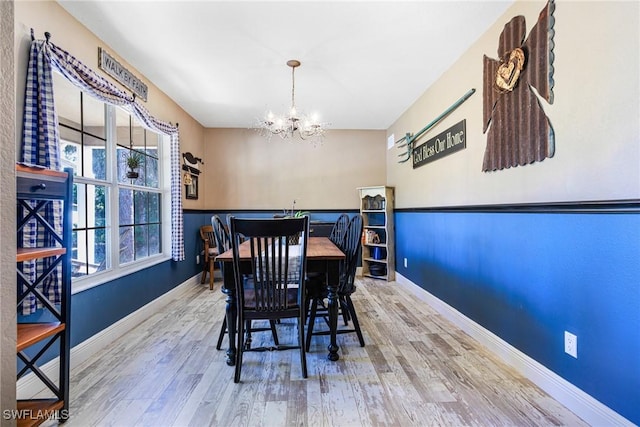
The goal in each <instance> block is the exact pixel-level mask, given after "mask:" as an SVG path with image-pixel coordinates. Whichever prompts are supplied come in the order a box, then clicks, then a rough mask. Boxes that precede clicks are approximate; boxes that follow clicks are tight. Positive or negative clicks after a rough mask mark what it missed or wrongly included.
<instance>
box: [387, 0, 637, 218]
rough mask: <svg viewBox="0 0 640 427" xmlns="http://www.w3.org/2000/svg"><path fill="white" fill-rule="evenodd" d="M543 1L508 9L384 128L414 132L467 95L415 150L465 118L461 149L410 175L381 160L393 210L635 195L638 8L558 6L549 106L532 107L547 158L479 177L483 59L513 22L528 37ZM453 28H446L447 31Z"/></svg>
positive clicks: (390, 159) (392, 157)
mask: <svg viewBox="0 0 640 427" xmlns="http://www.w3.org/2000/svg"><path fill="white" fill-rule="evenodd" d="M545 4H546V2H544V1H519V2H516V3H515V4H514V5H513V6H512V7H511V8H510V9H509V10H508V11H507V13H505V15H503V16H502V17H501V18H500V19H498V21H497V22H496V23H495V24H494V25H493V26H492V27H491V28H490V29H489V30H488V31H487V32H486V33H485V34H484V35H483V36H482V37H481V38H480V39H479V40H478V41H477V42H476V43H475V44H474V45H473V46H472V47H471V48H470V49H469V50H468V51H467V52H466V53H465V54H464V55H463V56H462V57H461V58H460V59H459V60H458V61H457V62H456V63H455V64H454V66H452V67H451V68H450V69H449V70H448V71H447V72H446V73H445V74H444V75H443V76H442V77H441V78H440V79H439V80H438V81H437V82H436V84H434V85H433V86H432V87H430V88H429V89H428V90H427V91H426V92H425V93H424V94H423V95H422V96H421V97H420V98H419V99H418V100H417V101H416V103H415V104H414V105H413V106H412V107H411V108H410V109H409V110H408V111H407V112H405V113H404V114H403V115H402V116H401V117H400V118H399V119H398V120H397V121H396V122H395V123H394V124H393V125H392V126H391V128H389V130H388V134H389V135H390V134H394V135H395V138H396V139H398V138H399V137H401V136H403V135H404V134H405V133H406V132H416V131H418V130H420V129H422V128H423V127H424V126H425V125H426V124H427V123H428V122H430V121H431V120H432V119H434V118H435V117H437V116H438V115H439V114H440V113H441V112H443V111H444V110H445V109H446V108H447V107H449V106H450V105H451V104H452V103H453V102H454V101H456V100H457V99H458V98H460V97H461V96H462V95H463V94H464V93H466V92H467V91H468V90H469V89H471V88H476V93H475V94H474V95H473V96H472V97H471V98H470V99H469V100H468V101H467V102H465V103H464V104H462V106H461V107H460V108H458V109H457V110H456V111H455V112H454V113H452V114H451V115H450V116H449V117H447V118H446V119H445V120H444V121H443V122H441V123H440V124H438V125H437V126H436V127H435V128H433V129H432V130H431V131H430V132H428V133H427V134H426V135H425V137H424V138H422V139H421V140H420V141H419V143H422V142H424V141H426V140H428V139H429V138H432V137H434V136H435V135H437V134H438V133H440V132H442V131H443V130H445V129H447V128H448V127H450V126H451V125H453V124H455V123H457V122H459V121H460V120H463V119H466V120H467V122H466V125H467V148H466V149H464V150H462V151H460V152H457V153H453V154H451V155H449V156H447V157H444V158H441V159H439V160H436V161H434V162H432V163H429V164H426V165H424V166H422V167H419V168H417V169H413V168H412V165H411V163H410V162H407V163H404V164H400V163H398V162H397V154H398V153H400V150H399V149H397V148H395V149H392V150H390V151H389V154H388V156H387V183H388V185H392V186H395V187H396V207H400V208H406V207H428V206H458V205H474V204H496V203H529V202H531V203H534V202H562V201H592V200H618V199H633V198H635V199H637V198H640V143H639V142H640V141H639V139H640V136H639V135H640V126H639V120H640V108H639V102H640V87H639V83H640V79H639V78H638V76H640V70H639V64H640V59H639V55H640V53H639V52H640V47H639V43H640V41H639V40H640V25H639V22H638V21H639V18H638V17H639V16H640V13H639V8H640V4H639V3H638V2H612V1H606V2H604V1H603V2H590V1H588V2H574V1H562V0H560V1H558V2H557V3H556V10H555V13H554V16H555V27H554V28H555V36H554V42H555V49H554V53H555V61H554V64H553V65H554V68H555V74H554V80H555V87H554V88H553V92H554V98H555V99H554V102H553V104H552V105H549V104H548V103H547V102H546V101H544V100H541V101H540V103H541V105H542V107H543V108H544V110H545V111H546V113H547V115H548V117H549V118H550V121H551V125H552V126H553V128H554V130H555V137H556V150H555V155H554V156H553V157H552V158H548V159H546V160H544V161H543V162H538V163H533V164H530V165H527V166H520V167H515V168H511V169H505V170H501V171H497V172H491V173H486V172H482V160H483V156H484V150H485V146H486V138H487V137H486V135H485V134H483V133H482V96H483V93H482V82H483V76H482V73H483V69H482V61H483V60H482V58H483V55H487V56H488V57H491V58H497V53H496V51H497V48H498V39H499V37H500V33H501V32H502V29H503V28H504V25H505V24H507V22H509V20H510V19H511V18H512V17H514V16H516V15H523V16H524V17H525V19H526V30H527V34H528V33H529V31H530V30H531V28H532V27H533V25H534V24H535V23H536V21H537V19H538V14H539V13H540V11H541V10H542V9H543V7H544V6H545ZM452 31H453V30H452Z"/></svg>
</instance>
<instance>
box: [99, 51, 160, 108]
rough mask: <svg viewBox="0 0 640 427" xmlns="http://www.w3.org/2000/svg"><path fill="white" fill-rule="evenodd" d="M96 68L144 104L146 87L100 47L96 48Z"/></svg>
mask: <svg viewBox="0 0 640 427" xmlns="http://www.w3.org/2000/svg"><path fill="white" fill-rule="evenodd" d="M98 67H99V68H100V69H101V70H102V71H104V72H105V73H107V74H109V75H110V76H111V77H113V78H114V79H116V80H117V81H118V82H120V83H122V84H123V85H124V86H125V87H127V88H128V89H130V90H131V91H132V92H133V93H134V94H135V95H137V96H138V97H139V98H142V100H143V101H145V102H146V100H147V92H148V89H147V85H146V84H144V83H143V82H142V81H141V80H140V79H139V78H137V77H136V76H134V75H133V74H131V72H130V71H129V70H127V69H126V68H124V67H123V66H122V64H120V63H119V62H118V61H116V60H115V59H113V57H112V56H111V55H109V54H108V53H107V52H105V51H104V50H102V48H101V47H98Z"/></svg>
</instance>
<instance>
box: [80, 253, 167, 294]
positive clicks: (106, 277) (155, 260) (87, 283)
mask: <svg viewBox="0 0 640 427" xmlns="http://www.w3.org/2000/svg"><path fill="white" fill-rule="evenodd" d="M170 259H171V257H170V256H169V255H165V254H160V255H156V256H153V257H149V258H147V259H145V260H144V261H140V262H136V263H133V264H130V265H126V266H123V267H120V268H119V269H118V270H106V271H103V272H100V273H97V274H94V275H92V276H91V277H83V278H82V279H77V280H75V281H72V283H71V295H73V294H77V293H80V292H83V291H86V290H88V289H91V288H94V287H96V286H100V285H103V284H105V283H109V282H112V281H114V280H116V279H119V278H121V277H124V276H128V275H130V274H133V273H135V272H137V271H140V270H144V269H146V268H149V267H153V266H154V265H158V264H161V263H163V262H166V261H169V260H170Z"/></svg>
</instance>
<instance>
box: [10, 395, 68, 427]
mask: <svg viewBox="0 0 640 427" xmlns="http://www.w3.org/2000/svg"><path fill="white" fill-rule="evenodd" d="M63 407H64V402H63V401H62V400H56V399H32V400H18V412H19V413H20V414H21V415H22V416H23V418H19V419H18V422H17V425H18V426H19V427H27V426H38V425H40V424H42V423H43V422H45V421H48V420H49V419H52V418H54V415H55V414H54V412H55V411H59V410H61V409H62V408H63Z"/></svg>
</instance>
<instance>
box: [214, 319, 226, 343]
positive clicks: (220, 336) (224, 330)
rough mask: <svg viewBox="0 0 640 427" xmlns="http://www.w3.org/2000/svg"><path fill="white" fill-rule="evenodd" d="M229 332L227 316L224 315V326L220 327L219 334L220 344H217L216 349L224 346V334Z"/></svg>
mask: <svg viewBox="0 0 640 427" xmlns="http://www.w3.org/2000/svg"><path fill="white" fill-rule="evenodd" d="M226 333H227V316H224V320H223V321H222V327H221V328H220V335H218V344H216V350H220V348H221V347H222V339H223V338H224V334H226Z"/></svg>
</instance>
